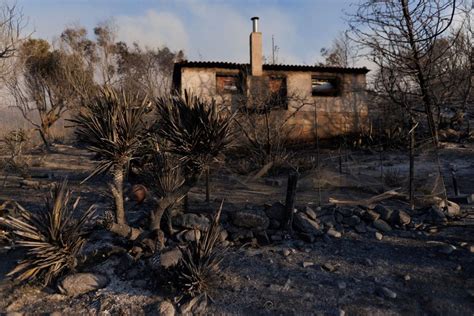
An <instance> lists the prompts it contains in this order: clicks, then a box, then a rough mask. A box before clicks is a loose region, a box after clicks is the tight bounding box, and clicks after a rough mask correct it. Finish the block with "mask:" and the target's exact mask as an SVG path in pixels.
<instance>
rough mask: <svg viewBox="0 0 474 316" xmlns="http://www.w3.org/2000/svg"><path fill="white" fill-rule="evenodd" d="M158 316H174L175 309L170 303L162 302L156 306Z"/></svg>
mask: <svg viewBox="0 0 474 316" xmlns="http://www.w3.org/2000/svg"><path fill="white" fill-rule="evenodd" d="M158 315H160V316H174V315H176V309H175V308H174V305H173V303H171V302H170V301H163V302H161V303H160V304H159V305H158Z"/></svg>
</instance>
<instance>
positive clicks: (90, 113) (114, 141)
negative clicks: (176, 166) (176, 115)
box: [71, 88, 148, 231]
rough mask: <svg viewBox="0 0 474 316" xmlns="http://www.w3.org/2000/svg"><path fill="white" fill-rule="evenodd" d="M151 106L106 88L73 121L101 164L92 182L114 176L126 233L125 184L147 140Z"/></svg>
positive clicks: (117, 205)
mask: <svg viewBox="0 0 474 316" xmlns="http://www.w3.org/2000/svg"><path fill="white" fill-rule="evenodd" d="M147 105H148V101H147V99H146V98H140V97H139V96H138V95H137V96H128V95H126V94H125V93H124V92H122V93H118V92H116V91H115V90H113V89H110V88H109V89H107V88H106V89H103V90H102V91H101V93H100V95H99V96H97V97H96V98H95V99H94V100H93V102H90V103H87V104H85V105H84V107H83V109H82V110H81V111H80V112H79V113H78V114H77V115H76V116H75V117H74V118H73V119H72V120H71V122H73V123H74V124H75V127H76V129H75V134H76V137H77V140H78V141H79V142H80V143H82V144H84V145H86V147H87V149H88V150H89V151H91V152H94V153H95V154H96V155H97V159H98V160H99V163H98V165H97V167H96V168H95V169H94V171H93V172H92V173H91V175H90V176H89V177H88V178H90V177H92V176H94V175H97V174H99V173H102V172H107V171H111V173H112V176H113V184H112V185H110V189H111V192H112V195H113V197H114V200H115V215H116V221H117V223H118V224H120V225H122V226H123V227H122V228H124V229H123V231H127V230H128V228H127V227H125V226H126V218H125V209H124V202H123V181H124V176H125V173H126V171H127V169H128V167H129V165H130V161H131V160H133V159H135V158H136V153H137V151H138V149H139V148H140V145H141V142H142V138H143V136H144V131H145V127H144V120H143V118H144V115H145V113H146V112H147V108H148V106H147ZM86 180H87V179H86Z"/></svg>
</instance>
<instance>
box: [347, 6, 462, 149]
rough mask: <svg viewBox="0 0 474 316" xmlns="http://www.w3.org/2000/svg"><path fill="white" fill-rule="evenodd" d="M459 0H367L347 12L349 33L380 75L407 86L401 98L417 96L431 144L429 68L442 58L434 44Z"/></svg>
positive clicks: (433, 122)
mask: <svg viewBox="0 0 474 316" xmlns="http://www.w3.org/2000/svg"><path fill="white" fill-rule="evenodd" d="M458 4H459V3H457V2H456V0H396V1H372V0H368V1H365V2H363V3H362V4H360V6H359V8H358V10H357V12H356V13H355V14H352V15H350V16H349V20H350V21H349V23H350V27H351V31H352V34H353V35H354V36H353V37H354V39H355V40H356V41H357V42H358V43H360V44H362V45H363V46H364V47H365V48H366V49H368V51H369V54H370V56H371V57H372V61H373V62H375V63H376V64H377V65H378V66H379V68H380V74H381V75H382V76H385V79H386V80H385V83H388V84H390V86H391V87H397V86H398V87H397V90H398V91H400V92H403V91H406V93H405V94H403V93H402V98H404V99H406V98H407V97H413V98H417V100H419V102H417V103H420V104H422V105H423V112H424V113H425V114H426V117H427V123H428V127H429V131H430V134H431V136H432V137H433V140H434V143H435V144H436V145H437V144H438V130H437V122H436V113H435V110H436V107H437V105H436V99H435V96H434V91H433V79H434V77H433V72H432V69H433V67H435V65H437V64H439V63H441V62H442V57H443V56H444V53H443V52H441V54H437V55H435V54H434V48H435V46H436V43H437V41H438V40H439V38H440V36H441V35H442V34H444V33H445V32H446V31H447V30H448V29H449V27H450V26H451V24H452V22H453V20H454V17H455V15H456V13H457V9H458ZM387 76H388V77H389V78H388V79H387ZM398 88H399V89H398ZM393 97H394V96H393V95H392V98H393ZM398 101H399V100H398ZM402 102H405V100H402ZM410 110H411V111H414V110H416V109H415V108H413V107H412V108H410Z"/></svg>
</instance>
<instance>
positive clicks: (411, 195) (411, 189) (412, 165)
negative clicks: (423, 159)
mask: <svg viewBox="0 0 474 316" xmlns="http://www.w3.org/2000/svg"><path fill="white" fill-rule="evenodd" d="M412 126H413V127H412V128H411V130H410V131H409V134H410V171H409V172H410V175H409V179H408V192H409V199H410V207H411V209H412V210H413V209H415V185H414V178H415V129H416V127H417V126H418V123H416V124H415V121H413V120H412Z"/></svg>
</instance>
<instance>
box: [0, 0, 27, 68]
mask: <svg viewBox="0 0 474 316" xmlns="http://www.w3.org/2000/svg"><path fill="white" fill-rule="evenodd" d="M25 26H26V19H25V18H24V16H23V13H22V11H21V10H20V9H19V8H18V7H17V6H16V5H9V4H8V3H3V4H0V76H2V77H3V76H5V75H6V74H7V73H8V72H9V71H10V70H11V66H12V63H11V57H13V56H14V55H15V52H16V51H17V50H18V46H19V43H20V42H21V41H22V38H23V37H22V35H21V32H22V30H23V29H24V27H25Z"/></svg>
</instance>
